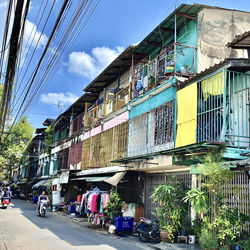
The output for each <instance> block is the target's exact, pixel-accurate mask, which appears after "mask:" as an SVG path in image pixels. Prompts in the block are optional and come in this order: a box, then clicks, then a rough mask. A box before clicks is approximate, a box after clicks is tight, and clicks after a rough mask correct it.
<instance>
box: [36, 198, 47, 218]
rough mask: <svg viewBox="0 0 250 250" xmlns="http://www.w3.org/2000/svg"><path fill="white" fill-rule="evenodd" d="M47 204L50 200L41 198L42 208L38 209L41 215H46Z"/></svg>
mask: <svg viewBox="0 0 250 250" xmlns="http://www.w3.org/2000/svg"><path fill="white" fill-rule="evenodd" d="M47 206H48V201H47V200H41V201H40V208H39V210H38V215H39V216H43V217H45V215H46V210H47Z"/></svg>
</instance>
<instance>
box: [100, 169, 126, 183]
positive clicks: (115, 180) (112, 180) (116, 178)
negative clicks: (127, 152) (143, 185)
mask: <svg viewBox="0 0 250 250" xmlns="http://www.w3.org/2000/svg"><path fill="white" fill-rule="evenodd" d="M126 173H127V171H124V172H119V173H116V174H115V175H113V176H112V177H110V178H109V179H106V180H104V181H105V182H107V183H109V184H111V185H112V186H117V184H118V183H119V182H120V180H121V179H122V178H123V177H124V175H125V174H126Z"/></svg>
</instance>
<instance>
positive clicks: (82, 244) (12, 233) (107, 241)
mask: <svg viewBox="0 0 250 250" xmlns="http://www.w3.org/2000/svg"><path fill="white" fill-rule="evenodd" d="M39 249H41V250H45V249H53V250H57V249H60V250H64V249H104V250H105V249H107V250H109V249H110V250H111V249H126V250H128V249H130V250H132V249H148V247H147V246H146V245H143V244H141V243H140V242H139V241H138V242H137V239H135V240H134V242H133V241H132V242H129V241H126V240H122V239H118V238H115V237H113V236H109V235H104V234H100V233H98V232H96V231H95V230H93V229H91V228H88V227H86V226H83V225H80V224H78V223H75V222H72V221H71V220H70V219H68V218H64V217H62V216H58V215H56V214H52V213H50V212H49V213H48V214H47V216H46V217H45V218H44V217H39V216H37V215H36V212H35V209H34V206H33V205H32V204H30V203H29V202H27V201H23V200H16V199H15V200H12V203H11V205H10V207H9V208H8V209H0V250H39Z"/></svg>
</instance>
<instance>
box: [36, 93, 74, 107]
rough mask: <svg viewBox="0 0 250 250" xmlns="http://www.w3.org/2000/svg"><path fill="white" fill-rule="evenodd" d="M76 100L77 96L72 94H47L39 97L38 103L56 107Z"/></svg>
mask: <svg viewBox="0 0 250 250" xmlns="http://www.w3.org/2000/svg"><path fill="white" fill-rule="evenodd" d="M77 99H78V96H77V95H75V94H73V93H69V92H67V93H62V92H59V93H51V92H50V93H47V94H42V95H41V97H40V101H41V102H43V103H46V104H51V105H56V104H62V105H69V104H72V103H74V102H75V101H76V100H77Z"/></svg>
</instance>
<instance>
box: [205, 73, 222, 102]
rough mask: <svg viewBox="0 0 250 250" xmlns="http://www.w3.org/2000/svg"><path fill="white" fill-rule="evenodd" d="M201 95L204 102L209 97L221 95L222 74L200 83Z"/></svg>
mask: <svg viewBox="0 0 250 250" xmlns="http://www.w3.org/2000/svg"><path fill="white" fill-rule="evenodd" d="M201 86H202V93H203V97H204V100H205V101H206V100H207V99H208V98H209V96H210V95H213V96H214V95H222V94H223V72H220V73H218V74H215V75H213V76H210V77H208V78H207V79H205V80H203V81H202V82H201Z"/></svg>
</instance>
